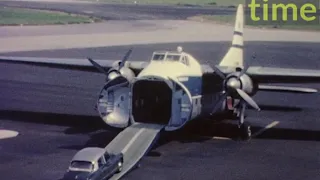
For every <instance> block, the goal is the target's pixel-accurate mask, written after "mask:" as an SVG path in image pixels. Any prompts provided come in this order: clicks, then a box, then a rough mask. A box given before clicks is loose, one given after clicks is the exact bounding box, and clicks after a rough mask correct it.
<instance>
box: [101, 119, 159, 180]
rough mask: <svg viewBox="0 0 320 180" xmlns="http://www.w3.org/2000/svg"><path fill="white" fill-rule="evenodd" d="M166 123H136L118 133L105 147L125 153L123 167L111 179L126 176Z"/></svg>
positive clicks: (109, 150) (110, 150)
mask: <svg viewBox="0 0 320 180" xmlns="http://www.w3.org/2000/svg"><path fill="white" fill-rule="evenodd" d="M163 128H164V125H159V124H146V123H135V124H133V125H131V126H129V127H127V128H126V129H124V130H123V131H122V132H120V133H119V134H118V136H117V137H115V138H114V139H113V140H112V141H111V142H110V143H109V144H108V145H107V146H106V147H105V149H106V150H107V151H108V152H110V153H119V152H122V153H123V161H124V162H123V169H122V171H121V172H120V173H118V174H115V175H114V176H113V177H111V178H110V179H112V180H115V179H119V178H121V177H122V176H124V175H125V174H126V173H127V172H128V171H130V170H131V169H132V168H133V167H134V166H135V165H136V164H137V163H138V161H139V160H140V159H141V158H142V157H143V156H144V155H145V154H146V152H147V151H148V150H149V149H150V148H151V146H152V144H153V142H154V141H155V139H156V138H157V135H158V133H159V132H160V131H161V130H162V129H163Z"/></svg>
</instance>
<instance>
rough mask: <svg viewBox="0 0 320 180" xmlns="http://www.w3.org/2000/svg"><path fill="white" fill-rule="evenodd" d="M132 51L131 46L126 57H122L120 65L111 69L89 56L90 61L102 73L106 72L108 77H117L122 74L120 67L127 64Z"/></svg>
mask: <svg viewBox="0 0 320 180" xmlns="http://www.w3.org/2000/svg"><path fill="white" fill-rule="evenodd" d="M131 53H132V48H130V49H129V50H128V51H127V53H126V54H125V55H124V57H123V58H122V59H121V61H120V63H119V66H118V67H117V68H112V69H111V70H109V71H107V70H106V69H105V68H104V67H102V66H101V65H100V64H98V63H97V62H95V61H94V60H93V59H91V58H89V57H88V58H87V59H88V60H89V61H90V63H91V64H92V65H93V66H94V67H95V68H97V69H98V70H99V71H100V72H101V73H103V74H105V75H106V76H107V77H108V79H113V78H115V77H117V76H118V75H119V74H120V69H121V68H122V67H123V66H124V65H125V63H126V61H127V60H128V59H129V56H130V54H131Z"/></svg>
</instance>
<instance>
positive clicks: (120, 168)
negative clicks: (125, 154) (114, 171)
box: [118, 161, 123, 173]
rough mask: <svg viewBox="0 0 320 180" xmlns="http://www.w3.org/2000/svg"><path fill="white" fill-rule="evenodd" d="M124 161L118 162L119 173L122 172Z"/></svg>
mask: <svg viewBox="0 0 320 180" xmlns="http://www.w3.org/2000/svg"><path fill="white" fill-rule="evenodd" d="M122 165H123V164H122V161H119V162H118V173H119V172H121V171H122Z"/></svg>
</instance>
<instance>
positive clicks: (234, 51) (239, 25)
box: [219, 4, 244, 68]
mask: <svg viewBox="0 0 320 180" xmlns="http://www.w3.org/2000/svg"><path fill="white" fill-rule="evenodd" d="M243 11H244V10H243V5H242V4H239V6H238V9H237V15H236V20H235V26H234V32H233V39H232V46H231V47H230V49H229V51H228V52H227V53H226V55H225V56H224V57H223V59H222V60H221V62H220V64H219V66H233V67H240V68H243V26H244V12H243Z"/></svg>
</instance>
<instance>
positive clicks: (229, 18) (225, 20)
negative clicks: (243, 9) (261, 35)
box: [189, 15, 320, 31]
mask: <svg viewBox="0 0 320 180" xmlns="http://www.w3.org/2000/svg"><path fill="white" fill-rule="evenodd" d="M189 19H193V20H197V21H199V20H201V21H202V20H203V21H212V22H215V23H218V24H229V25H234V23H235V15H203V16H196V17H191V18H189ZM246 26H249V27H257V28H273V29H291V30H315V31H320V24H319V23H318V24H301V22H298V23H294V24H293V23H287V24H286V23H274V24H262V23H260V24H259V23H255V24H248V25H246Z"/></svg>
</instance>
